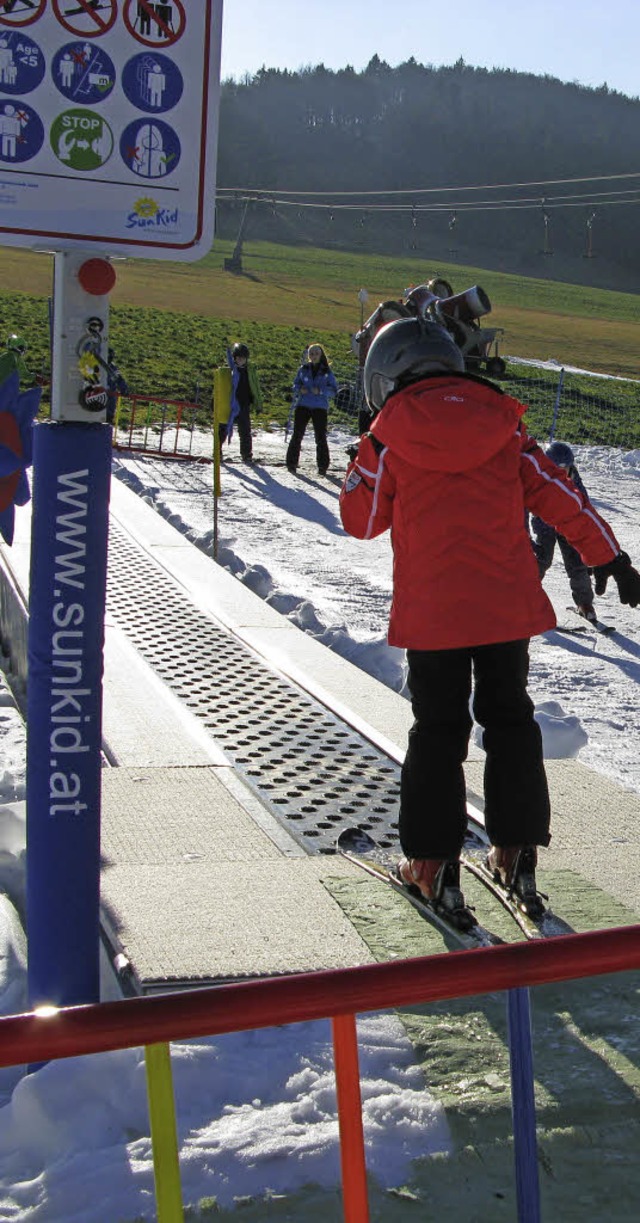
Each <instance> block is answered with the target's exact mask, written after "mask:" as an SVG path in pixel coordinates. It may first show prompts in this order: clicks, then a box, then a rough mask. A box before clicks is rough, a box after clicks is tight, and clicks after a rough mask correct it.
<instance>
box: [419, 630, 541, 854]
mask: <svg viewBox="0 0 640 1223" xmlns="http://www.w3.org/2000/svg"><path fill="white" fill-rule="evenodd" d="M407 662H408V667H409V674H408V685H409V691H410V693H411V704H412V708H413V713H414V717H415V722H414V724H413V726H412V728H411V730H410V732H409V744H408V748H407V754H406V757H405V760H404V764H403V766H402V775H401V785H400V825H399V828H400V843H401V845H402V849H403V851H404V853H405V854H406V855H407V857H409V858H457V857H458V855H459V853H460V850H461V848H462V843H463V840H464V836H465V831H466V827H467V813H466V791H465V780H464V772H463V768H462V764H463V761H464V760H466V757H467V751H468V747H469V735H470V733H471V727H472V725H473V722H472V718H471V715H470V712H469V702H470V698H471V693H472V689H473V713H474V716H475V719H476V721H477V722H478V723H479V724H480V725H481V726H482V728H483V747H484V749H485V752H486V760H485V769H484V797H485V826H486V830H487V833H488V835H489V837H490V839H491V842H492V844H493V845H500V846H509V845H548V844H549V840H550V836H549V822H550V810H549V791H548V787H547V777H546V773H545V770H544V763H543V756H542V736H541V734H540V727H539V726H538V724H537V722H536V721H535V719H534V716H533V713H534V705H533V702H532V700H531V698H530V697H529V695H528V693H527V678H528V674H529V641H528V640H523V641H506V642H500V643H498V644H496V645H482V646H468V647H465V648H463V649H458V650H408V651H407Z"/></svg>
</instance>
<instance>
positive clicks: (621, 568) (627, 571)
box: [593, 552, 640, 607]
mask: <svg viewBox="0 0 640 1223" xmlns="http://www.w3.org/2000/svg"><path fill="white" fill-rule="evenodd" d="M593 576H594V578H595V591H596V594H597V595H603V594H604V592H605V590H606V589H607V582H608V580H609V578H613V580H614V582H615V584H616V586H617V587H618V594H619V596H620V602H621V603H626V604H628V605H629V606H630V607H637V606H638V603H640V573H638V571H637V570H636V569H634V568H633V565H632V564H631V560H630V558H629V557H628V556H627V553H626V552H619V553H618V555H617V556H616V558H615V560H612V561H609V564H608V565H596V566H595V568H594V569H593Z"/></svg>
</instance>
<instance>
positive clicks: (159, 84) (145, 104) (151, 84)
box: [122, 51, 184, 115]
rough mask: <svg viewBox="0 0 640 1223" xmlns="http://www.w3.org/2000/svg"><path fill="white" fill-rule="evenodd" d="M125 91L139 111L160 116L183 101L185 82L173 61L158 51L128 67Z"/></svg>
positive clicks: (137, 57) (136, 57)
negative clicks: (181, 99)
mask: <svg viewBox="0 0 640 1223" xmlns="http://www.w3.org/2000/svg"><path fill="white" fill-rule="evenodd" d="M122 88H123V89H124V92H125V93H126V95H127V97H128V99H129V101H130V102H132V103H133V105H134V106H137V107H138V109H139V110H146V111H149V113H151V114H156V115H160V114H162V113H163V112H164V111H167V110H171V108H172V107H173V106H175V105H176V103H177V102H179V101H180V98H181V97H182V90H183V89H184V81H183V80H182V73H181V72H180V69H179V68H178V67H177V66H176V64H174V62H173V60H170V59H169V58H168V57H167V56H166V55H160V54H159V52H157V51H145V52H144V53H143V54H142V55H134V56H133V58H132V59H130V60H128V62H127V63H126V64H125V66H124V68H123V69H122Z"/></svg>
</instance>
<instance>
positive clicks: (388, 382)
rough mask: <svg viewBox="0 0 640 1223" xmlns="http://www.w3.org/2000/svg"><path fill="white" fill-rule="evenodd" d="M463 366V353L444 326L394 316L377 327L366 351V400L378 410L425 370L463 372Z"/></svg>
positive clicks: (418, 377)
mask: <svg viewBox="0 0 640 1223" xmlns="http://www.w3.org/2000/svg"><path fill="white" fill-rule="evenodd" d="M464 368H465V367H464V357H463V356H462V353H461V351H460V349H459V348H458V345H457V344H456V342H455V340H454V339H453V338H452V336H451V335H450V334H449V332H448V331H446V330H445V328H444V327H440V326H439V324H438V323H434V322H432V321H431V320H430V319H423V318H407V319H404V318H403V319H398V321H397V322H395V323H387V324H386V326H385V327H381V328H380V331H379V332H378V334H377V335H376V337H375V339H374V341H373V343H372V345H371V348H370V349H369V352H368V353H367V359H366V361H365V363H364V393H365V395H366V399H367V403H368V404H369V407H370V408H372V409H373V411H374V412H379V411H380V408H382V407H383V406H384V404H385V403H386V401H387V399H388V398H389V396H390V395H393V394H394V392H395V391H398V390H400V388H401V387H403V386H409V384H410V383H411V382H418V381H419V379H420V378H422V377H423V376H424V375H425V374H435V373H440V372H442V373H453V374H463V373H464Z"/></svg>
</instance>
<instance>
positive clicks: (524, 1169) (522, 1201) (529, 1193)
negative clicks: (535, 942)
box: [507, 987, 540, 1223]
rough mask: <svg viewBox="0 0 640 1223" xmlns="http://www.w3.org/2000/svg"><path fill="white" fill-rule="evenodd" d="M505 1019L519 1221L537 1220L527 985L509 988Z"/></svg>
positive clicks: (534, 1221)
mask: <svg viewBox="0 0 640 1223" xmlns="http://www.w3.org/2000/svg"><path fill="white" fill-rule="evenodd" d="M507 1019H508V1026H509V1060H510V1063H511V1110H512V1114H513V1145H514V1156H515V1170H516V1195H517V1203H518V1223H540V1185H539V1181H538V1144H537V1139H536V1103H535V1096H534V1091H533V1048H532V1042H531V1014H530V1010H529V990H528V989H527V988H525V987H522V988H519V989H511V990H509V992H508V994H507Z"/></svg>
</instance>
